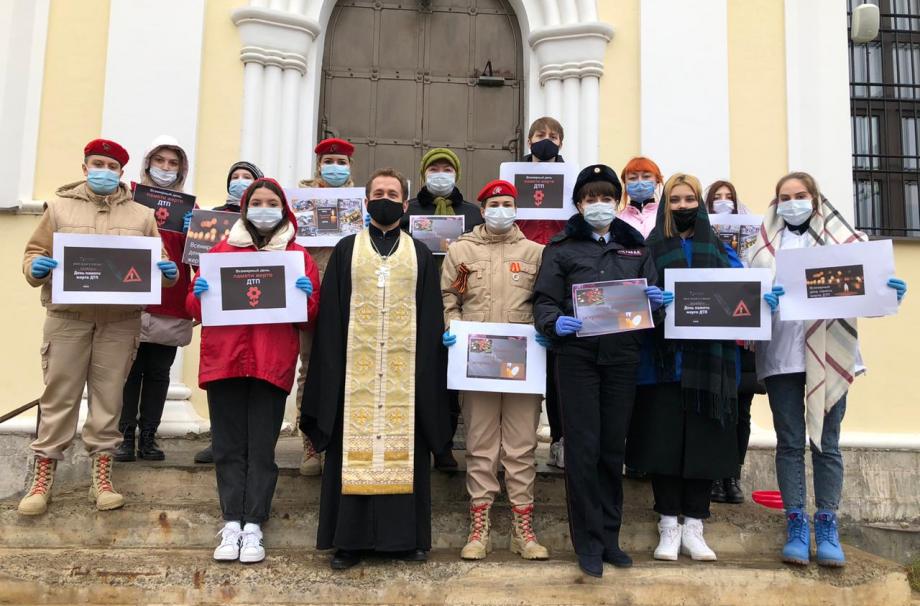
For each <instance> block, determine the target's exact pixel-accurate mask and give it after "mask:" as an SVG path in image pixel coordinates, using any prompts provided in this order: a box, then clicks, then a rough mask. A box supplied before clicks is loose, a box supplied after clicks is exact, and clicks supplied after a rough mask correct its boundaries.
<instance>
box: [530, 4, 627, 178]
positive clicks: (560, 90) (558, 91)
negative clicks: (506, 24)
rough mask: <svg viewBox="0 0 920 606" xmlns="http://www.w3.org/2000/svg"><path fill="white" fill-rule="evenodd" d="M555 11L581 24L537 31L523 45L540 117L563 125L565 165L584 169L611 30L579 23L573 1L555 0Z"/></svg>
mask: <svg viewBox="0 0 920 606" xmlns="http://www.w3.org/2000/svg"><path fill="white" fill-rule="evenodd" d="M558 8H559V10H560V12H561V14H562V18H563V20H566V19H571V18H572V17H573V15H574V16H575V17H577V18H579V19H582V20H581V21H580V22H576V23H569V24H565V25H556V26H551V27H543V28H540V29H537V30H536V31H533V32H531V34H530V35H529V36H528V42H529V43H530V47H531V49H532V50H533V61H532V64H533V65H535V66H536V67H537V68H538V69H539V74H540V83H541V85H542V86H543V89H544V97H545V105H544V106H545V108H546V112H545V113H546V114H547V115H549V116H552V117H554V118H556V119H558V120H560V121H561V122H562V125H563V126H564V127H565V131H566V140H567V141H568V143H567V145H566V146H565V147H564V148H563V155H564V156H565V158H566V160H567V161H569V162H573V163H576V164H580V165H584V164H585V163H587V162H594V161H596V160H597V149H598V129H599V128H600V123H599V122H600V112H599V103H600V100H599V97H598V96H599V94H600V87H599V82H598V79H599V78H600V77H601V75H603V73H604V56H605V54H606V50H607V44H608V43H609V42H610V39H611V38H612V37H613V28H611V27H610V26H609V25H607V24H606V23H601V22H599V21H588V22H585V21H584V20H583V18H582V17H581V15H580V13H579V12H578V11H579V10H581V9H578V10H576V4H575V2H574V1H573V2H562V1H561V0H560V3H559V7H558ZM589 13H590V11H589ZM565 150H568V151H565Z"/></svg>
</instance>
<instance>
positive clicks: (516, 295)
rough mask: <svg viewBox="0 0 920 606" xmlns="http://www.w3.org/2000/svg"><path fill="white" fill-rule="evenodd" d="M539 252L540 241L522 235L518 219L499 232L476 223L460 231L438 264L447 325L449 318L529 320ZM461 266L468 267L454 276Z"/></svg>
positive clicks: (539, 257) (478, 320) (531, 316)
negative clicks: (492, 231)
mask: <svg viewBox="0 0 920 606" xmlns="http://www.w3.org/2000/svg"><path fill="white" fill-rule="evenodd" d="M542 256H543V245H542V244H537V243H536V242H531V241H530V240H528V239H527V238H525V237H524V234H522V233H521V230H520V229H518V227H517V226H516V225H513V226H512V227H511V229H510V230H509V231H508V232H506V233H503V234H493V233H490V232H489V231H488V230H487V229H486V226H485V225H477V226H476V227H474V228H473V231H471V232H469V233H466V234H463V235H462V236H460V238H458V239H457V241H456V242H454V243H453V244H451V245H450V248H448V250H447V256H446V257H445V259H444V265H443V268H442V270H441V297H442V299H443V300H444V324H445V326H448V327H449V326H450V322H451V320H468V321H471V322H510V323H514V324H533V287H534V283H535V281H536V278H537V272H538V271H539V270H540V260H541V258H542ZM460 267H464V268H465V269H466V270H467V271H468V272H469V273H466V272H464V271H462V270H461V271H460V274H461V279H460V281H459V282H458V281H457V276H458V268H460ZM463 274H465V277H464V275H463ZM461 291H463V292H461Z"/></svg>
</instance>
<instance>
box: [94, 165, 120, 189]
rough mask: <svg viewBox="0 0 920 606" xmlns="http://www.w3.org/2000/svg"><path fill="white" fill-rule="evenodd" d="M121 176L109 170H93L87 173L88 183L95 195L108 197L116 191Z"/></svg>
mask: <svg viewBox="0 0 920 606" xmlns="http://www.w3.org/2000/svg"><path fill="white" fill-rule="evenodd" d="M120 178H121V177H120V175H119V174H118V173H116V172H115V171H114V170H109V169H107V168H91V169H89V170H88V171H87V173H86V183H87V184H88V185H89V188H90V189H91V190H92V192H93V193H94V194H98V195H100V196H107V195H109V194H110V193H112V192H113V191H115V190H116V189H118V183H119V181H120Z"/></svg>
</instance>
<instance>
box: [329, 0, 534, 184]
mask: <svg viewBox="0 0 920 606" xmlns="http://www.w3.org/2000/svg"><path fill="white" fill-rule="evenodd" d="M487 65H491V68H492V69H491V72H492V76H491V77H489V75H488V72H487V71H486V66H487ZM523 71H524V69H523V55H522V40H521V33H520V29H519V27H518V22H517V18H516V17H515V14H514V11H513V9H512V8H511V6H510V5H509V4H508V2H507V0H402V1H393V0H390V1H376V2H368V1H361V0H342V1H340V2H338V4H337V5H336V6H335V8H334V10H333V12H332V15H331V17H330V20H329V26H328V29H327V33H326V41H325V49H324V53H323V74H322V92H321V95H320V107H319V112H318V117H319V124H318V132H319V133H320V135H321V137H331V136H336V137H342V138H345V139H348V140H349V141H351V142H352V143H353V144H354V145H355V148H356V152H355V161H356V168H355V181H356V182H358V183H363V182H364V180H365V179H366V178H367V176H368V175H369V174H370V173H371V171H373V170H374V169H375V168H379V167H383V166H393V167H395V168H397V169H399V170H400V171H402V172H403V173H404V174H406V176H407V177H408V178H409V179H410V180H411V181H412V189H413V192H412V193H413V195H414V193H415V192H416V191H417V190H418V187H419V185H420V184H419V183H418V180H419V177H418V174H417V173H418V164H419V162H420V160H421V157H422V155H423V154H424V153H425V151H427V150H428V149H430V148H432V147H449V148H450V149H452V150H454V151H455V152H456V153H457V154H458V155H459V156H460V160H461V163H462V175H461V176H462V180H461V182H460V183H459V184H458V185H459V186H460V188H461V190H462V191H463V193H464V195H465V197H466V198H467V199H471V198H473V197H474V196H475V195H476V193H478V191H479V188H480V187H482V185H484V184H485V183H486V182H487V181H488V180H490V179H494V178H496V177H498V165H499V164H500V163H501V162H508V161H513V160H516V159H518V158H519V157H520V155H521V149H522V148H521V145H522V144H523V134H524V133H523V131H524V128H525V127H526V125H524V124H523V123H522V121H523V114H524V113H523V82H524V73H523Z"/></svg>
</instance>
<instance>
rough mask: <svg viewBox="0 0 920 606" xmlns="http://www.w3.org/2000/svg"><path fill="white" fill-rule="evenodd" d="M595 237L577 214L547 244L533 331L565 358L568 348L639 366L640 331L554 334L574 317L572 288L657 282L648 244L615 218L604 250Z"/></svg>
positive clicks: (602, 360)
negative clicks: (565, 320)
mask: <svg viewBox="0 0 920 606" xmlns="http://www.w3.org/2000/svg"><path fill="white" fill-rule="evenodd" d="M592 232H593V230H592V229H591V226H590V225H588V223H587V222H586V221H585V220H584V218H583V217H582V216H581V215H580V214H575V215H572V217H571V218H569V220H568V222H567V223H566V226H565V231H564V232H563V233H560V234H558V235H556V236H555V237H554V238H553V239H552V240H551V241H550V243H549V244H548V245H547V247H546V249H545V250H544V252H543V263H542V265H541V266H540V273H539V275H538V276H537V282H536V287H535V288H534V311H533V313H534V326H535V327H536V329H537V331H538V332H540V333H542V334H544V335H546V336H547V337H550V338H551V339H552V340H553V345H552V349H553V350H555V351H557V352H558V353H560V354H562V355H564V354H565V352H566V350H567V349H570V348H579V349H582V350H585V349H586V350H588V351H591V352H593V353H596V356H597V358H596V360H597V363H598V364H617V363H620V362H625V361H629V362H632V361H638V359H639V339H640V336H639V335H641V333H642V331H633V332H624V333H618V334H613V335H601V336H599V337H581V338H579V337H576V336H575V335H570V336H566V337H560V336H558V335H557V334H556V319H557V318H558V317H559V316H574V315H575V314H574V312H573V305H572V285H573V284H584V283H589V282H605V281H608V280H627V279H631V278H645V279H646V281H647V282H648V284H650V285H652V284H656V283H657V282H658V272H657V271H656V270H655V264H654V263H653V262H652V257H651V254H650V252H649V250H648V249H647V248H646V246H645V239H644V238H643V237H642V235H641V234H640V233H639V232H638V231H636V230H635V229H634V228H633V227H632V226H630V225H629V224H627V223H626V222H625V221H621V220H619V219H614V220H613V223H612V224H611V226H610V233H611V234H612V236H613V237H612V238H611V241H610V242H608V243H607V245H606V246H603V245H601V244H599V243H598V242H597V241H596V240H594V238H593V237H592V235H591V234H592ZM656 315H657V314H656Z"/></svg>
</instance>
